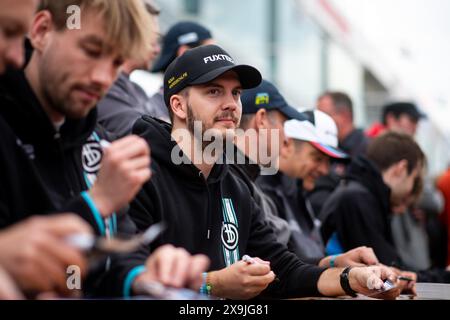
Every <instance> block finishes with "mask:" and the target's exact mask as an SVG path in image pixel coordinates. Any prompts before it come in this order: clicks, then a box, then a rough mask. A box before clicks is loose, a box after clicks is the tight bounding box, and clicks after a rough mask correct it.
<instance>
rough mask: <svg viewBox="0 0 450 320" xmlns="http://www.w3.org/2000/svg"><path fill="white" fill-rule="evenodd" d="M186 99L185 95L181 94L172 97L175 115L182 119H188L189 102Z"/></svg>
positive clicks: (171, 101) (171, 103) (171, 104)
mask: <svg viewBox="0 0 450 320" xmlns="http://www.w3.org/2000/svg"><path fill="white" fill-rule="evenodd" d="M185 101H186V99H185V97H183V96H182V95H179V94H175V95H173V96H172V97H171V98H170V107H171V108H172V112H173V115H174V116H175V117H177V118H179V119H181V120H186V118H187V103H185Z"/></svg>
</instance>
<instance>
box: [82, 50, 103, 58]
mask: <svg viewBox="0 0 450 320" xmlns="http://www.w3.org/2000/svg"><path fill="white" fill-rule="evenodd" d="M84 51H85V52H86V54H87V55H88V56H90V57H92V58H99V57H100V56H101V54H102V53H101V51H100V50H94V49H90V48H84Z"/></svg>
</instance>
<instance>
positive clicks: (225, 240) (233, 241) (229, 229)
mask: <svg viewBox="0 0 450 320" xmlns="http://www.w3.org/2000/svg"><path fill="white" fill-rule="evenodd" d="M221 236H222V244H223V246H224V247H225V248H227V249H228V250H230V251H233V250H235V249H236V247H237V246H238V243H239V232H238V228H237V227H236V225H235V224H234V223H231V222H224V223H223V225H222V232H221Z"/></svg>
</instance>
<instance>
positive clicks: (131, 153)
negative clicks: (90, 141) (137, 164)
mask: <svg viewBox="0 0 450 320" xmlns="http://www.w3.org/2000/svg"><path fill="white" fill-rule="evenodd" d="M104 154H105V157H107V158H109V157H111V156H112V157H113V158H114V159H116V158H115V157H118V158H117V159H116V160H118V161H120V160H122V159H132V158H137V157H147V158H149V157H150V147H149V146H148V144H147V142H146V141H145V140H144V139H142V138H139V137H138V136H128V137H125V138H123V139H120V140H118V141H115V142H113V143H112V144H111V146H110V147H108V148H106V149H105V150H104Z"/></svg>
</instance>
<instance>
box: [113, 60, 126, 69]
mask: <svg viewBox="0 0 450 320" xmlns="http://www.w3.org/2000/svg"><path fill="white" fill-rule="evenodd" d="M124 62H125V60H124V59H122V58H118V59H116V60H114V62H113V64H114V67H116V68H118V67H120V66H121V65H123V63H124Z"/></svg>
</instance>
